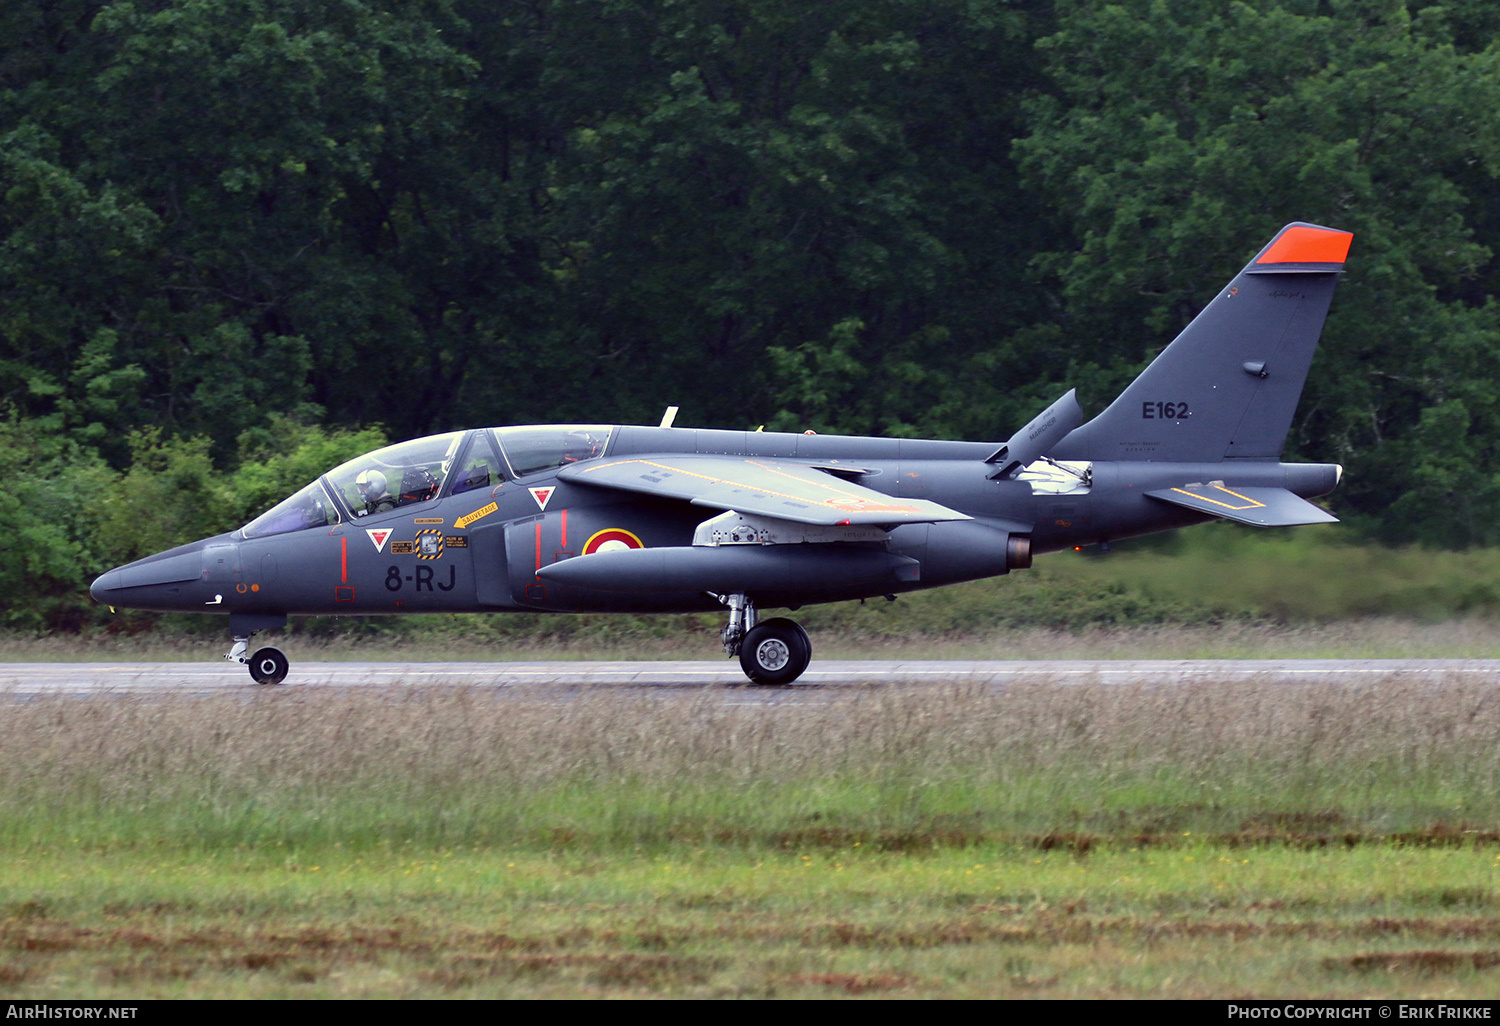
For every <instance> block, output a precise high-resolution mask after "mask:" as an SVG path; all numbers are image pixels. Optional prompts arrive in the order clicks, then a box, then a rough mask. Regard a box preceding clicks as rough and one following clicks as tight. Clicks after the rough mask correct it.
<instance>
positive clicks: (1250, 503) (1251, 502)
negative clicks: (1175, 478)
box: [1172, 485, 1265, 510]
mask: <svg viewBox="0 0 1500 1026" xmlns="http://www.w3.org/2000/svg"><path fill="white" fill-rule="evenodd" d="M1214 487H1215V488H1217V489H1218V490H1219V491H1221V492H1223V493H1224V494H1226V495H1233V496H1234V497H1235V498H1236V499H1244V500H1245V505H1243V506H1236V505H1233V504H1232V503H1228V502H1220V501H1219V500H1218V499H1210V498H1209V497H1208V496H1207V495H1199V494H1198V493H1197V492H1190V491H1188V490H1187V489H1186V488H1173V489H1172V491H1174V492H1181V493H1182V494H1183V495H1186V496H1189V497H1191V498H1194V499H1197V500H1198V501H1200V502H1211V503H1213V504H1214V505H1215V506H1223V507H1224V508H1225V509H1233V510H1242V509H1257V508H1259V507H1261V506H1264V505H1265V503H1264V502H1257V501H1256V500H1255V499H1252V498H1250V496H1248V495H1241V494H1240V493H1239V492H1236V491H1231V490H1230V489H1228V488H1225V487H1223V486H1222V485H1214Z"/></svg>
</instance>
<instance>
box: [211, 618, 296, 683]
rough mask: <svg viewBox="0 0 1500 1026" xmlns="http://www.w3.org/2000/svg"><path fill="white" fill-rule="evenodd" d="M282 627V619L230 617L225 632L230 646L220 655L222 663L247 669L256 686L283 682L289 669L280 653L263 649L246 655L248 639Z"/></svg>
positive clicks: (288, 662)
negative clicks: (232, 642)
mask: <svg viewBox="0 0 1500 1026" xmlns="http://www.w3.org/2000/svg"><path fill="white" fill-rule="evenodd" d="M285 626H286V617H285V616H254V615H245V616H242V615H241V614H238V613H236V614H234V615H232V616H230V618H229V632H230V636H231V637H233V638H234V645H233V646H231V647H230V649H229V651H228V652H226V653H224V659H225V661H226V662H231V663H239V664H240V665H242V666H248V667H249V668H250V676H251V678H252V679H253V680H254V681H255V683H257V684H280V683H281V682H282V681H284V680H286V675H287V671H288V670H290V669H291V665H292V664H291V662H290V661H289V660H288V659H287V657H286V655H285V654H283V653H282V651H281V649H279V648H273V647H271V646H269V645H267V646H266V647H265V648H258V649H256V650H255V654H253V655H246V653H247V652H249V651H250V639H251V638H253V637H255V635H256V634H258V633H259V632H260V631H262V630H270V629H274V628H277V627H285Z"/></svg>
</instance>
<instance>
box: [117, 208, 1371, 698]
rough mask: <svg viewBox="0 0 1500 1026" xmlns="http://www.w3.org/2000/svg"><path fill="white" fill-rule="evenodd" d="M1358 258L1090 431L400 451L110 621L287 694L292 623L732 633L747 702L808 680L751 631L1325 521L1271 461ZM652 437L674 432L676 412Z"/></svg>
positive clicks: (200, 559) (137, 598) (1229, 309)
mask: <svg viewBox="0 0 1500 1026" xmlns="http://www.w3.org/2000/svg"><path fill="white" fill-rule="evenodd" d="M1351 238H1352V236H1351V235H1350V234H1349V233H1347V232H1341V231H1334V230H1331V229H1328V228H1322V227H1318V226H1317V225H1311V224H1302V223H1296V224H1291V225H1288V226H1287V227H1285V228H1283V229H1282V230H1281V231H1280V232H1279V233H1277V235H1276V237H1275V238H1274V239H1272V240H1271V242H1270V243H1268V244H1267V245H1266V247H1265V248H1264V249H1262V250H1261V251H1260V252H1259V253H1258V254H1256V256H1255V259H1253V260H1251V261H1250V263H1249V264H1248V265H1246V267H1245V268H1244V270H1242V271H1241V272H1240V273H1239V274H1238V275H1236V276H1235V278H1234V280H1233V281H1231V282H1230V283H1229V284H1228V285H1226V286H1225V287H1224V289H1223V290H1222V291H1221V292H1219V294H1218V295H1217V296H1216V297H1214V299H1213V300H1212V301H1211V302H1210V303H1209V304H1208V306H1207V307H1206V308H1205V309H1204V310H1203V312H1202V313H1200V314H1199V315H1198V316H1197V318H1195V319H1194V320H1193V322H1192V323H1191V324H1189V325H1188V326H1187V328H1186V329H1184V330H1183V332H1182V333H1181V334H1180V335H1178V337H1177V338H1176V340H1175V341H1173V342H1172V343H1171V345H1169V346H1167V348H1166V349H1165V350H1163V351H1162V353H1161V354H1160V355H1159V356H1158V357H1157V358H1156V360H1155V361H1154V362H1153V363H1151V365H1150V366H1149V367H1147V368H1146V370H1145V371H1144V372H1143V373H1142V374H1141V375H1140V377H1138V378H1137V379H1136V380H1135V381H1134V382H1133V383H1132V384H1131V385H1130V386H1129V387H1128V388H1126V389H1125V391H1124V393H1123V394H1121V395H1120V397H1119V398H1118V399H1116V400H1115V401H1114V402H1113V403H1112V404H1111V405H1110V406H1109V407H1108V408H1107V409H1106V410H1104V412H1103V413H1101V414H1099V415H1098V416H1096V417H1094V418H1093V419H1092V420H1090V421H1088V422H1087V423H1084V418H1083V412H1082V410H1081V409H1080V407H1079V404H1078V401H1077V399H1076V398H1075V396H1074V393H1073V392H1069V393H1068V394H1067V395H1065V396H1063V397H1062V398H1061V399H1059V400H1057V401H1056V402H1055V403H1053V404H1052V405H1051V406H1050V407H1048V408H1047V409H1046V410H1044V411H1043V412H1042V413H1041V414H1040V415H1039V416H1037V417H1036V419H1034V420H1033V421H1032V422H1031V423H1029V424H1027V425H1026V426H1025V427H1023V428H1022V429H1021V430H1020V431H1018V432H1016V433H1015V434H1014V435H1012V436H1011V437H1010V438H1009V439H1008V440H1007V441H1005V442H1004V443H1001V444H996V443H994V442H989V443H986V442H963V441H936V440H932V441H924V440H916V439H907V438H902V439H894V438H866V437H843V436H831V435H815V434H813V433H811V432H808V433H805V434H780V433H770V432H764V433H763V432H758V431H757V432H748V431H706V430H697V429H688V428H678V427H673V426H671V417H670V416H668V417H666V418H664V419H663V422H662V424H661V425H660V426H657V427H637V426H609V425H596V424H587V425H582V424H568V425H552V426H542V427H535V426H532V427H501V428H481V429H477V430H470V431H455V432H451V433H449V434H443V435H434V436H431V437H427V438H418V439H414V440H411V441H406V442H401V443H399V444H397V445H392V446H389V447H387V448H384V449H380V450H377V451H375V452H372V453H369V454H367V455H364V456H361V457H359V458H358V459H355V460H351V461H350V462H348V463H345V464H344V465H343V466H340V467H336V468H334V469H333V470H330V471H329V472H328V473H327V474H325V475H323V476H322V477H320V478H319V479H318V480H316V481H314V482H312V483H311V484H309V485H308V486H307V487H306V488H303V489H302V490H301V491H299V492H297V493H296V494H295V495H293V496H291V497H290V498H288V499H286V500H285V501H283V502H281V503H280V504H278V505H277V506H275V507H274V508H272V509H271V510H269V511H268V512H266V513H264V514H262V515H261V516H259V517H256V518H255V519H254V520H252V521H251V522H250V523H248V524H246V525H245V526H244V527H242V528H240V529H239V530H237V531H232V532H230V533H228V534H222V535H218V536H215V537H212V538H205V539H203V540H201V541H197V542H193V543H192V544H190V545H183V546H179V547H178V548H175V549H170V550H168V551H166V552H161V553H158V554H157V555H154V556H150V557H147V558H146V559H142V560H138V561H137V562H134V563H130V564H128V565H126V566H122V567H118V568H116V569H114V570H111V571H109V572H108V573H106V574H104V575H103V576H102V577H100V578H99V579H98V580H97V581H95V582H94V584H93V587H92V588H91V589H90V591H91V594H92V595H93V596H94V598H95V599H97V600H98V601H100V602H103V603H107V604H109V605H111V606H125V607H130V608H135V609H155V610H167V611H197V612H206V613H219V614H228V618H229V631H230V634H231V636H232V637H233V639H234V644H233V649H232V650H231V651H230V653H229V654H228V655H227V656H226V658H227V659H230V660H232V661H238V662H242V663H248V665H249V667H250V675H251V676H252V677H253V678H254V679H255V680H256V681H257V682H259V683H262V684H277V683H280V682H281V681H282V680H283V679H284V678H285V677H286V674H287V667H288V664H287V659H286V656H284V655H283V654H282V653H281V652H280V651H278V650H277V649H275V648H269V647H267V648H261V649H260V650H258V651H256V652H255V653H254V654H253V655H248V656H247V652H248V649H249V642H250V639H251V638H252V637H253V636H254V635H255V634H256V633H258V632H261V631H265V630H270V629H274V628H278V627H281V626H284V625H285V624H286V622H287V616H288V614H293V613H295V614H305V615H319V614H323V615H328V614H334V615H349V614H392V613H432V612H454V613H457V612H476V613H477V612H510V611H574V612H608V611H630V612H662V613H667V612H694V611H701V610H712V609H718V608H724V609H727V610H728V622H727V624H726V625H725V627H724V629H723V631H722V640H723V644H724V650H725V652H727V653H728V654H729V655H730V656H738V657H739V660H740V665H741V667H742V668H743V669H744V671H745V673H746V675H748V676H749V678H750V679H751V680H752V681H755V682H757V683H761V684H786V683H789V682H791V681H793V680H796V679H797V677H798V676H799V675H800V674H801V673H802V672H803V670H805V669H806V668H807V664H808V660H809V658H810V657H811V653H812V645H811V643H810V642H809V641H808V637H807V633H806V632H805V631H804V630H803V629H802V628H801V627H800V626H798V625H797V624H796V623H795V622H793V621H792V620H789V619H786V618H783V617H773V618H769V619H762V618H761V617H760V610H762V609H765V608H768V607H790V608H791V609H796V608H798V607H799V606H802V605H805V604H808V603H814V602H837V601H842V600H848V599H862V598H870V597H875V596H882V595H883V596H887V597H892V596H895V595H897V594H899V593H901V592H907V591H914V590H917V589H920V588H932V587H936V586H938V585H943V584H952V583H954V582H957V581H968V580H974V579H976V578H983V577H992V576H996V575H999V574H1006V573H1009V572H1010V571H1012V570H1019V569H1023V568H1025V567H1029V566H1030V565H1031V560H1032V557H1033V556H1034V555H1035V554H1036V553H1041V552H1051V551H1055V550H1059V549H1066V548H1073V547H1077V546H1083V545H1088V544H1093V543H1100V542H1109V541H1112V540H1114V539H1118V538H1125V537H1129V536H1133V535H1141V534H1147V533H1150V532H1154V531H1165V530H1170V529H1172V528H1177V527H1183V526H1186V525H1189V524H1196V523H1202V522H1205V521H1209V520H1212V519H1214V518H1222V519H1226V520H1233V521H1237V522H1239V523H1242V524H1250V525H1254V526H1257V527H1272V526H1284V525H1292V524H1318V523H1327V522H1330V521H1333V520H1334V517H1332V516H1330V515H1329V514H1328V513H1326V512H1325V511H1323V510H1322V509H1320V508H1319V507H1317V506H1315V505H1313V504H1312V503H1311V502H1308V501H1307V500H1308V498H1311V497H1315V496H1319V495H1324V494H1326V493H1328V492H1330V491H1332V490H1333V488H1334V487H1335V486H1336V485H1337V483H1338V481H1339V477H1340V475H1341V473H1342V468H1341V467H1339V466H1336V465H1330V464H1288V463H1282V462H1281V459H1280V457H1281V451H1282V446H1283V443H1284V442H1285V439H1286V435H1287V431H1288V428H1289V426H1290V424H1291V420H1292V415H1293V412H1294V410H1295V408H1296V405H1297V401H1298V398H1299V396H1300V395H1301V392H1302V386H1303V382H1304V381H1305V380H1306V377H1307V371H1308V366H1309V364H1310V363H1311V361H1312V357H1313V350H1314V348H1315V347H1316V345H1317V341H1318V336H1319V334H1320V333H1321V332H1322V326H1323V321H1324V318H1325V317H1326V315H1327V312H1328V306H1329V302H1330V301H1331V299H1332V296H1333V290H1334V286H1335V284H1336V283H1337V281H1338V277H1339V274H1340V272H1341V270H1342V268H1343V264H1344V260H1345V257H1346V256H1347V254H1348V251H1349V243H1350V240H1351ZM669 413H670V411H669Z"/></svg>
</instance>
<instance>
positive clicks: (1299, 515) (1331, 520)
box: [1146, 481, 1339, 527]
mask: <svg viewBox="0 0 1500 1026" xmlns="http://www.w3.org/2000/svg"><path fill="white" fill-rule="evenodd" d="M1146 494H1147V495H1148V496H1150V497H1151V498H1153V499H1160V500H1161V501H1162V502H1170V503H1172V504H1173V505H1177V506H1183V507H1186V508H1187V509H1191V510H1195V511H1197V512H1199V513H1211V514H1212V515H1214V516H1216V517H1223V518H1224V519H1225V520H1233V521H1236V522H1238V523H1241V524H1249V525H1250V526H1251V527H1294V526H1297V525H1299V524H1336V523H1338V519H1339V518H1338V517H1336V516H1334V515H1333V514H1332V513H1329V512H1328V511H1327V510H1325V509H1322V508H1320V507H1318V506H1314V505H1313V504H1312V503H1310V502H1308V501H1307V500H1306V499H1304V498H1302V497H1301V496H1299V495H1295V494H1293V493H1292V492H1289V491H1287V490H1286V489H1285V488H1241V487H1238V486H1236V487H1234V488H1230V487H1228V486H1226V485H1225V484H1224V482H1223V481H1210V482H1208V484H1187V485H1183V486H1181V487H1180V488H1162V489H1159V490H1158V491H1154V492H1147V493H1146Z"/></svg>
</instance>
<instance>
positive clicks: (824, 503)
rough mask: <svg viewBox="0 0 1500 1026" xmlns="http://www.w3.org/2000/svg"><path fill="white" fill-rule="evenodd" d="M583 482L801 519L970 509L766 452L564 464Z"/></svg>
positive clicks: (883, 517) (853, 519)
mask: <svg viewBox="0 0 1500 1026" xmlns="http://www.w3.org/2000/svg"><path fill="white" fill-rule="evenodd" d="M557 476H558V478H560V479H561V480H563V481H570V482H575V483H577V484H588V485H597V486H599V487H602V488H619V489H621V490H623V491H628V492H637V493H640V494H643V495H654V496H657V497H658V498H663V499H682V500H685V501H687V502H691V503H692V504H693V505H695V506H707V507H709V508H710V509H726V510H727V509H732V510H735V511H737V512H740V513H751V514H758V515H760V516H767V517H776V518H778V519H781V520H791V521H793V522H795V523H799V524H876V525H888V524H931V523H937V522H939V521H943V520H968V519H969V517H968V516H967V515H965V514H963V513H959V512H958V511H956V510H952V509H949V508H948V507H946V506H943V505H940V504H938V503H936V502H933V501H931V500H930V499H903V498H897V497H895V496H891V495H886V494H884V493H882V492H877V491H875V490H874V489H872V488H866V487H864V486H863V485H858V484H854V483H853V482H850V481H844V480H841V479H839V478H837V477H834V476H833V475H832V474H826V473H824V472H823V471H822V470H819V469H818V468H816V467H813V466H808V465H806V464H801V463H792V462H789V461H786V460H778V459H772V458H768V457H760V456H748V457H747V456H704V455H687V454H666V455H653V456H630V457H626V458H624V459H616V460H591V461H589V462H586V463H576V464H573V465H572V466H568V467H564V468H563V469H562V470H561V471H559V472H558V475H557Z"/></svg>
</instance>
